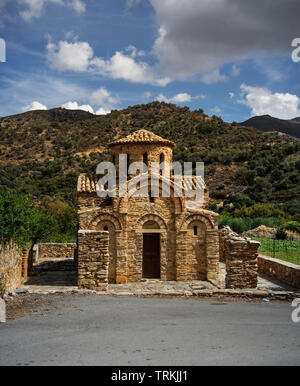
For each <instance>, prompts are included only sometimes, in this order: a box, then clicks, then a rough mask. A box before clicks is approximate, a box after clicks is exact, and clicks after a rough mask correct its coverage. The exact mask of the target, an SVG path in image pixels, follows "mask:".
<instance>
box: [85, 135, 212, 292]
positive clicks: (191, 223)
mask: <svg viewBox="0 0 300 386" xmlns="http://www.w3.org/2000/svg"><path fill="white" fill-rule="evenodd" d="M175 146H176V145H175V143H173V142H172V141H169V140H166V139H163V138H161V137H159V136H157V135H155V134H153V133H151V132H149V131H147V130H139V131H136V132H134V133H133V134H130V135H129V136H127V137H125V138H121V139H119V140H116V141H115V142H112V143H111V144H110V145H109V148H110V150H111V160H112V162H113V163H114V164H115V165H116V172H117V174H116V175H117V180H118V176H119V157H120V155H121V154H126V155H127V157H128V160H130V163H133V162H143V163H144V164H146V165H147V166H148V168H149V169H148V172H147V175H146V176H145V177H144V179H143V181H142V182H141V185H143V184H145V185H147V188H146V189H149V194H148V195H146V196H139V195H135V194H133V193H134V192H132V191H130V189H128V193H127V194H126V195H124V196H122V197H119V196H118V195H116V197H111V198H110V197H109V198H107V197H106V198H105V197H99V194H97V184H98V181H99V178H100V176H99V175H87V174H81V175H80V176H79V179H78V205H79V208H80V209H79V231H78V285H79V287H80V288H86V289H103V288H105V286H106V285H107V284H109V283H129V282H139V281H143V280H146V279H160V280H164V281H173V280H176V281H187V280H207V279H217V278H218V269H219V268H218V267H219V231H218V215H217V214H216V213H214V212H211V211H208V210H205V209H204V208H205V205H206V204H207V201H208V189H207V187H206V186H204V203H203V204H204V205H202V206H201V207H199V208H197V207H195V206H189V205H188V204H187V203H188V202H189V200H190V199H188V198H187V197H185V196H184V195H182V196H181V197H178V196H177V195H176V194H175V190H176V182H175V179H174V176H173V175H172V174H171V175H170V181H171V183H170V195H169V197H165V196H164V195H163V194H162V193H163V190H164V178H165V176H164V175H161V174H159V175H158V176H157V178H158V180H159V193H160V194H159V196H158V197H153V196H152V194H151V189H150V188H149V186H151V182H150V174H151V173H150V172H151V165H152V164H153V163H154V162H156V163H160V164H161V163H162V162H166V163H169V164H172V159H173V149H174V148H175ZM133 178H135V176H134V175H130V174H129V176H128V181H127V183H128V186H130V182H131V181H132V180H133ZM195 178H196V177H194V178H193V180H192V184H194V185H196V180H195ZM202 182H203V184H204V181H202ZM193 187H194V186H193ZM193 187H191V188H193Z"/></svg>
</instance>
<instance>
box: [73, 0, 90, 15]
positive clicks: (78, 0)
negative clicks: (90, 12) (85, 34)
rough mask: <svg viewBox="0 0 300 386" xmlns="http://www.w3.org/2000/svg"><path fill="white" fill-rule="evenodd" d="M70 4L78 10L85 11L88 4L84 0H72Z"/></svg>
mask: <svg viewBox="0 0 300 386" xmlns="http://www.w3.org/2000/svg"><path fill="white" fill-rule="evenodd" d="M69 5H70V6H71V7H72V8H73V9H74V10H75V11H76V12H77V13H84V12H85V11H86V5H85V3H84V2H83V1H82V0H72V1H70V2H69Z"/></svg>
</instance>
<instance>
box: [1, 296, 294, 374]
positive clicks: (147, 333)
mask: <svg viewBox="0 0 300 386" xmlns="http://www.w3.org/2000/svg"><path fill="white" fill-rule="evenodd" d="M55 301H56V306H57V308H53V309H51V310H50V311H47V312H40V313H39V314H36V315H27V316H25V317H23V318H21V319H18V320H15V321H9V322H8V323H7V324H5V325H0V365H116V366H119V365H159V366H160V365H167V366H168V365H215V364H217V365H299V364H300V324H295V323H293V322H292V321H291V311H292V310H293V309H292V307H291V305H290V304H285V303H284V304H283V303H217V302H210V301H199V300H193V299H190V300H184V299H153V298H152V299H151V298H147V299H141V298H131V297H100V296H78V295H74V296H63V297H62V296H61V297H57V298H55Z"/></svg>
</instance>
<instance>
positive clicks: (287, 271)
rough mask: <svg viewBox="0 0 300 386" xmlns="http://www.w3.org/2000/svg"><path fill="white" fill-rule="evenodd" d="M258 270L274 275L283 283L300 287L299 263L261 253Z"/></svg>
mask: <svg viewBox="0 0 300 386" xmlns="http://www.w3.org/2000/svg"><path fill="white" fill-rule="evenodd" d="M258 271H259V273H263V274H265V275H268V276H271V277H274V278H275V279H277V280H279V281H281V282H282V283H286V284H288V285H290V286H292V287H295V288H300V266H299V265H296V264H291V263H287V262H285V261H281V260H278V259H273V258H272V257H268V256H262V255H260V256H259V257H258Z"/></svg>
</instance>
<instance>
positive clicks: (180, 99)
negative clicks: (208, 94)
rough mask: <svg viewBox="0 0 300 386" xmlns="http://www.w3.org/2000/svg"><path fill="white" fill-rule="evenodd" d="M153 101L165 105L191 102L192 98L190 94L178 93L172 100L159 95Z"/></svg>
mask: <svg viewBox="0 0 300 386" xmlns="http://www.w3.org/2000/svg"><path fill="white" fill-rule="evenodd" d="M155 100H157V101H159V102H166V103H186V102H190V101H191V100H192V97H191V95H190V94H187V93H179V94H176V95H174V96H173V97H172V98H167V97H166V96H164V94H159V95H157V97H156V98H155Z"/></svg>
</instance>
